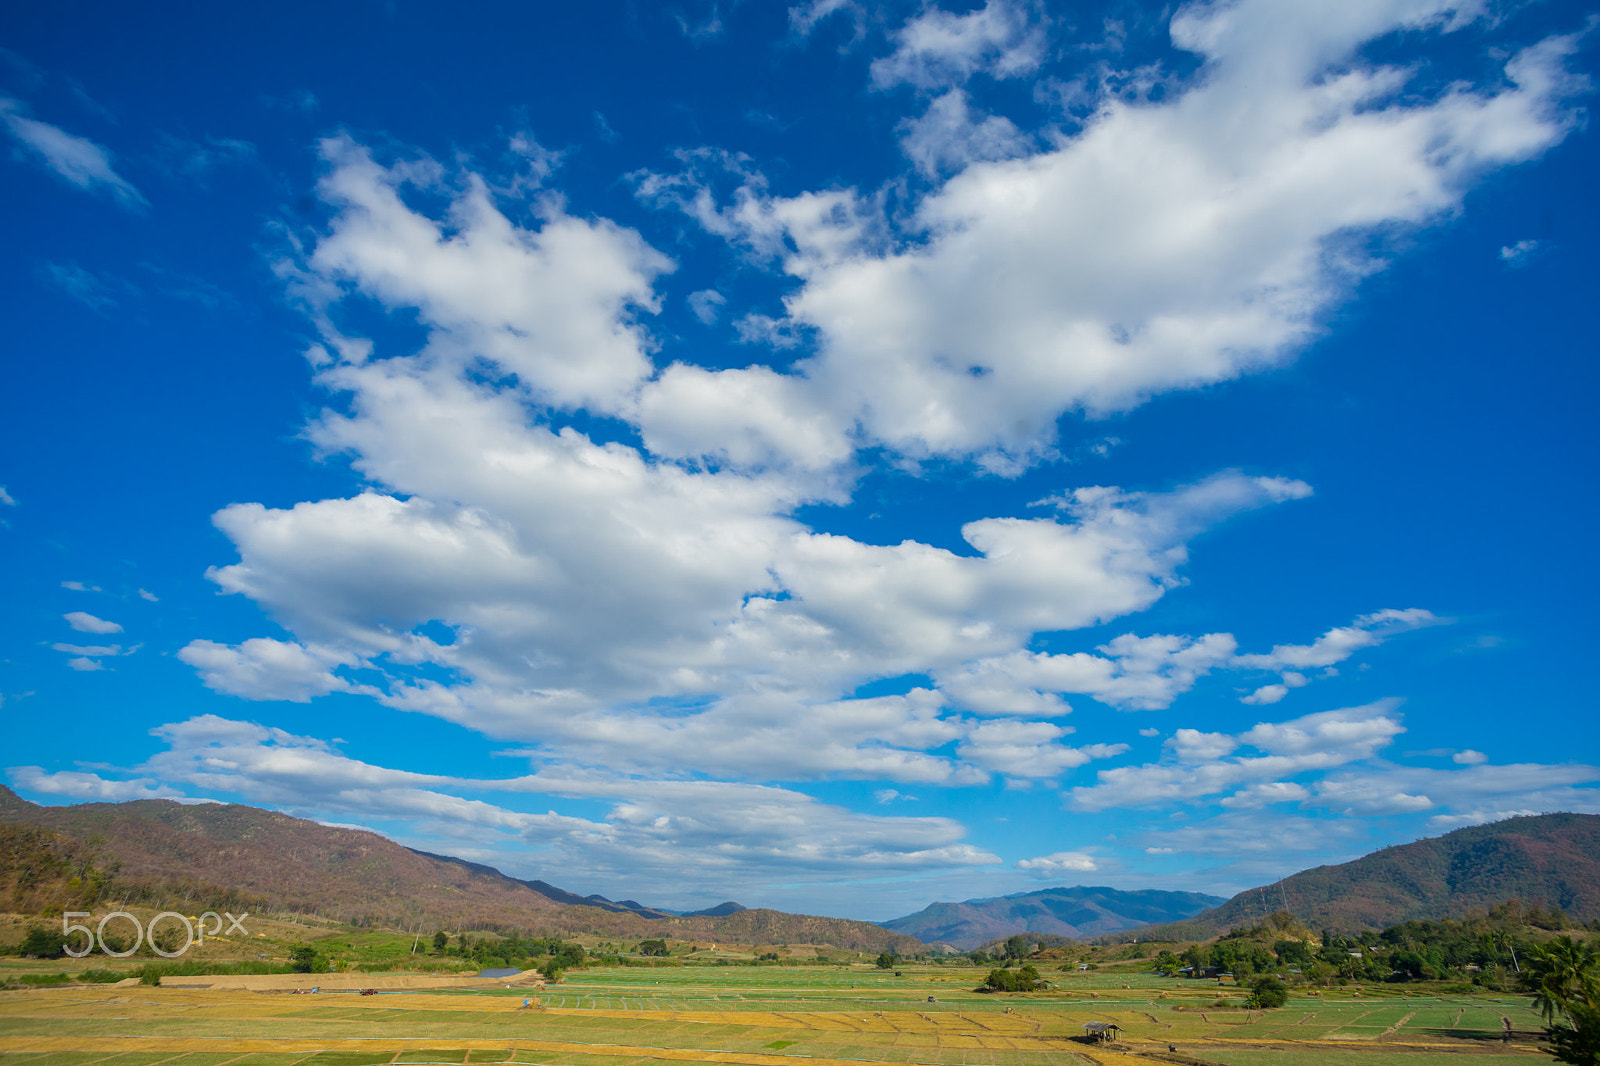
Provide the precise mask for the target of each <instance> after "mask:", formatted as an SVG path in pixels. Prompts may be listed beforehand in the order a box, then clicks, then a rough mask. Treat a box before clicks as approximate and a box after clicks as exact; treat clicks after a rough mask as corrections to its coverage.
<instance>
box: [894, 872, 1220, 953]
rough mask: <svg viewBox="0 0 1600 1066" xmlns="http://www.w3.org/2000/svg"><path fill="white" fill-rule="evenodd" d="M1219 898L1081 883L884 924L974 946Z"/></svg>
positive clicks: (1191, 909)
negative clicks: (1021, 934) (1014, 936)
mask: <svg viewBox="0 0 1600 1066" xmlns="http://www.w3.org/2000/svg"><path fill="white" fill-rule="evenodd" d="M1220 902H1222V897H1220V896H1206V895H1201V894H1200V893H1198V892H1164V891H1160V890H1157V889H1145V890H1142V891H1135V892H1124V891H1121V890H1119V889H1115V888H1096V887H1090V886H1086V885H1077V886H1074V887H1071V888H1046V889H1042V890H1040V891H1038V892H1022V893H1018V894H1016V895H1012V896H996V897H993V898H990V899H969V900H966V901H964V902H961V903H935V904H932V905H931V906H928V907H925V908H923V909H922V910H920V911H918V912H917V913H916V914H908V915H906V916H905V917H904V918H895V919H892V920H890V921H887V922H884V923H883V927H884V928H885V929H893V930H894V931H895V932H898V933H909V934H910V935H912V936H914V937H917V938H918V939H921V940H926V941H928V942H929V943H933V942H936V941H937V942H943V943H946V944H953V945H955V946H956V947H959V948H975V947H977V946H978V945H980V944H983V943H986V942H987V941H990V940H994V939H996V938H1000V937H1006V936H1009V935H1011V934H1012V933H1051V934H1055V935H1057V936H1065V937H1073V938H1088V937H1093V936H1099V935H1101V934H1104V933H1113V932H1116V931H1117V930H1120V929H1130V928H1133V927H1134V926H1139V925H1144V924H1146V923H1148V922H1159V921H1171V920H1173V919H1175V918H1187V917H1188V916H1190V915H1193V914H1197V913H1199V912H1200V911H1203V910H1205V909H1206V908H1207V907H1212V906H1215V905H1216V904H1218V903H1220Z"/></svg>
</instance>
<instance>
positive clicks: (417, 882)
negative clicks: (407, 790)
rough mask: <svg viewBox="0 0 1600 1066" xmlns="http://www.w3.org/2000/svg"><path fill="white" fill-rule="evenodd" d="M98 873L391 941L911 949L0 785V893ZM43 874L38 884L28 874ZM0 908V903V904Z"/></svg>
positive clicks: (325, 832)
mask: <svg viewBox="0 0 1600 1066" xmlns="http://www.w3.org/2000/svg"><path fill="white" fill-rule="evenodd" d="M91 866H92V867H98V868H99V869H101V870H103V871H111V870H113V869H114V873H112V874H111V881H110V882H109V884H108V886H107V889H106V892H107V893H108V894H109V895H110V898H130V899H134V900H140V901H149V902H165V901H169V900H171V901H179V900H181V901H185V902H195V903H199V902H204V903H206V904H207V905H209V906H215V907H216V908H218V909H220V908H221V907H222V906H223V905H228V906H230V907H231V908H232V909H234V910H235V911H237V910H241V909H253V910H254V911H256V912H268V913H271V912H282V913H300V914H313V915H320V916H323V917H327V918H333V919H335V920H338V921H341V922H350V923H356V924H371V925H383V926H389V927H393V928H400V929H412V928H421V929H423V930H434V929H449V930H457V929H484V930H498V931H502V932H513V931H523V932H528V933H534V932H537V933H540V934H543V935H550V934H555V935H573V934H576V933H594V934H597V935H602V936H617V937H635V936H671V937H676V938H679V939H685V940H692V939H703V940H706V941H711V942H716V941H724V942H731V943H745V944H783V943H792V944H826V945H831V946H834V947H840V948H846V949H849V950H854V951H874V952H876V951H885V950H889V951H899V952H909V951H915V950H918V949H920V948H921V947H922V945H921V943H920V942H918V941H917V940H915V939H913V938H912V937H908V936H904V935H901V934H897V933H894V932H892V931H890V930H886V929H884V928H883V927H881V926H878V925H874V924H872V923H871V922H857V921H850V920H847V919H842V918H825V917H821V916H817V915H808V914H786V913H784V912H782V911H773V910H766V909H761V908H745V907H741V906H740V905H739V904H737V903H734V902H732V901H731V900H730V901H728V902H726V903H722V904H719V905H718V906H716V907H712V908H709V909H708V910H706V911H700V912H691V913H689V914H684V915H678V914H674V913H672V912H670V911H666V910H662V909H658V908H653V907H646V906H644V905H642V904H639V903H637V902H635V901H633V900H622V901H612V900H609V899H606V898H605V897H603V896H580V895H578V894H577V893H573V892H568V891H565V890H563V889H560V888H557V887H556V886H554V885H551V884H548V883H546V882H544V881H524V880H519V879H517V878H514V877H508V876H507V875H505V874H503V873H501V872H500V871H499V870H496V869H494V868H493V867H490V866H484V865H482V864H480V863H474V862H468V861H467V860H465V859H457V858H451V857H449V856H443V855H433V854H430V853H428V852H423V851H416V850H413V849H411V848H407V847H404V846H402V845H400V844H397V843H395V842H394V841H392V840H389V839H388V838H387V837H383V836H379V835H378V834H377V833H372V832H368V831H366V830H361V829H346V828H338V827H333V826H325V825H321V824H319V823H317V822H312V821H308V820H306V819H303V818H294V817H291V816H290V815H287V814H280V813H278V812H276V811H267V810H261V809H259V808H256V807H246V806H242V805H239V804H223V803H200V804H182V803H175V802H173V801H171V800H130V801H128V802H125V803H82V804H73V805H67V806H59V807H54V806H40V805H39V804H35V803H29V802H28V801H27V800H24V799H22V798H21V797H20V796H18V795H17V794H16V793H15V792H12V791H11V790H10V789H8V788H6V787H4V786H3V785H0V893H6V892H7V891H8V890H9V895H10V898H11V899H12V900H14V901H15V903H16V905H18V906H21V905H24V904H26V903H32V904H33V909H37V908H38V907H40V906H46V905H48V904H50V903H52V902H57V901H56V900H54V899H47V898H44V896H43V895H41V893H43V894H45V895H48V894H49V893H50V892H57V893H59V892H61V891H63V890H64V887H63V886H65V884H66V883H67V882H66V876H67V874H68V873H69V872H70V871H71V870H73V869H85V868H88V867H91ZM42 870H43V871H45V872H48V871H50V870H53V871H56V876H55V877H54V879H53V880H52V878H51V877H44V876H41V871H42ZM0 898H3V896H0Z"/></svg>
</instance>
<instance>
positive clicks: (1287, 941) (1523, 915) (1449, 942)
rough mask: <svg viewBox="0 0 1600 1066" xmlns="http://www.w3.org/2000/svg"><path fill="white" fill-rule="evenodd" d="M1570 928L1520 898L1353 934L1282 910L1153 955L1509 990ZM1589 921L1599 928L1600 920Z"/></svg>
mask: <svg viewBox="0 0 1600 1066" xmlns="http://www.w3.org/2000/svg"><path fill="white" fill-rule="evenodd" d="M1572 928H1574V926H1573V924H1572V923H1571V922H1570V921H1569V920H1568V919H1567V917H1566V915H1564V914H1563V913H1561V911H1560V910H1559V909H1555V908H1545V907H1540V906H1537V905H1535V906H1526V905H1524V904H1522V903H1521V902H1520V901H1518V900H1509V901H1507V902H1505V903H1502V904H1499V905H1497V906H1495V907H1492V908H1490V909H1489V910H1488V911H1486V912H1480V913H1477V914H1472V915H1468V916H1467V917H1465V918H1461V919H1454V920H1453V919H1443V920H1439V921H1423V920H1413V921H1408V922H1402V923H1400V924H1399V925H1393V926H1390V927H1389V928H1387V929H1384V930H1382V931H1370V930H1369V931H1366V932H1362V933H1360V934H1358V935H1355V936H1350V935H1346V934H1343V933H1339V932H1337V931H1335V930H1331V929H1324V930H1322V931H1321V932H1320V934H1313V933H1311V931H1310V930H1308V929H1306V928H1305V927H1304V926H1301V925H1299V924H1298V923H1297V922H1296V921H1295V920H1294V919H1293V917H1291V916H1290V915H1289V914H1287V913H1286V912H1279V913H1278V914H1274V915H1271V916H1270V917H1268V918H1267V920H1266V921H1264V922H1262V923H1261V924H1260V925H1255V926H1250V927H1247V928H1241V929H1235V930H1233V931H1231V932H1229V933H1227V934H1226V935H1224V936H1223V937H1221V938H1220V939H1218V940H1217V941H1215V942H1213V943H1211V944H1194V945H1191V946H1189V947H1188V948H1186V949H1184V950H1183V951H1182V952H1180V953H1176V954H1175V953H1173V952H1172V951H1171V950H1163V951H1162V952H1160V954H1158V955H1157V956H1156V958H1155V960H1154V961H1155V966H1156V969H1157V970H1159V971H1161V972H1164V973H1170V974H1177V973H1181V972H1187V973H1188V974H1189V975H1190V976H1202V975H1205V976H1209V975H1212V974H1220V973H1229V974H1232V975H1233V977H1234V978H1235V979H1236V980H1238V981H1239V982H1240V983H1244V982H1245V981H1247V980H1249V978H1251V977H1252V976H1254V975H1256V974H1261V973H1271V972H1277V973H1280V974H1283V975H1285V976H1287V977H1290V978H1291V979H1292V980H1299V981H1307V982H1310V983H1312V984H1317V985H1329V984H1349V983H1350V982H1352V981H1363V982H1371V983H1379V982H1387V983H1404V982H1413V981H1446V982H1455V983H1457V984H1460V985H1463V986H1478V987H1482V988H1487V989H1491V990H1496V991H1510V990H1514V989H1516V988H1517V987H1519V984H1520V975H1521V973H1522V972H1523V970H1524V968H1525V963H1526V961H1527V960H1528V959H1529V958H1531V957H1533V956H1535V955H1537V954H1538V953H1539V952H1540V951H1541V950H1542V946H1543V945H1544V944H1545V943H1546V942H1548V941H1549V940H1550V939H1551V938H1550V936H1548V935H1545V934H1549V933H1555V932H1558V931H1560V930H1566V929H1572ZM1590 928H1591V929H1594V930H1595V931H1600V922H1595V923H1590ZM1597 939H1600V938H1597Z"/></svg>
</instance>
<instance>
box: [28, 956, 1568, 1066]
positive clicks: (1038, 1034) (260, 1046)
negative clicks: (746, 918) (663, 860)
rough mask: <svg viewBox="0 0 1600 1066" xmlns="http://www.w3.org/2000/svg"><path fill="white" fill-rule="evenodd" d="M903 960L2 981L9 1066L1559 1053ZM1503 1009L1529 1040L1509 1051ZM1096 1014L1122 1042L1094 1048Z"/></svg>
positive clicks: (1522, 1056) (1364, 1013)
mask: <svg viewBox="0 0 1600 1066" xmlns="http://www.w3.org/2000/svg"><path fill="white" fill-rule="evenodd" d="M56 968H57V969H59V968H60V967H59V965H58V966H57V967H56ZM40 972H43V968H42V967H41V968H40ZM902 973H903V976H900V977H896V976H894V974H893V973H890V972H886V971H883V970H878V969H874V968H866V967H861V966H859V965H858V966H853V967H839V966H835V967H815V966H813V967H780V966H768V967H759V968H752V967H682V968H671V969H667V968H663V969H638V968H621V967H599V968H594V969H587V970H581V971H576V972H573V973H570V974H569V975H568V976H567V978H566V979H565V980H564V981H562V982H561V983H560V984H558V985H556V986H553V987H551V988H548V989H543V990H532V989H526V988H520V989H517V988H513V989H493V990H484V991H450V992H442V991H433V992H412V991H395V992H384V993H382V994H380V995H376V996H358V995H355V994H354V993H327V992H324V993H321V994H318V995H289V994H286V993H283V992H246V991H222V990H216V989H179V988H159V987H146V986H137V987H121V986H113V985H80V984H72V985H53V986H36V987H29V988H24V989H21V990H16V991H8V992H0V1054H3V1055H4V1058H3V1059H0V1066H25V1064H34V1063H37V1064H38V1066H88V1064H90V1063H94V1064H96V1066H377V1064H379V1063H395V1064H404V1066H428V1064H434V1063H439V1064H443V1063H450V1064H454V1066H470V1064H473V1063H500V1062H506V1063H527V1064H535V1063H537V1064H544V1066H612V1064H616V1066H624V1064H629V1066H631V1064H639V1066H644V1064H657V1066H659V1064H660V1063H662V1062H723V1063H751V1064H753V1066H828V1064H831V1063H841V1064H842V1063H846V1062H853V1063H860V1062H868V1063H873V1062H881V1063H921V1064H928V1066H1051V1064H1066V1066H1070V1064H1074V1063H1085V1064H1088V1063H1100V1064H1102V1066H1128V1064H1133V1063H1139V1062H1154V1061H1160V1060H1159V1059H1158V1058H1155V1057H1153V1056H1158V1055H1165V1054H1166V1052H1167V1048H1168V1045H1176V1046H1177V1047H1178V1049H1179V1051H1180V1052H1181V1053H1182V1055H1183V1056H1185V1057H1186V1059H1187V1061H1190V1062H1206V1063H1216V1064H1219V1066H1297V1064H1311V1063H1316V1064H1332V1066H1339V1064H1345V1063H1349V1064H1351V1066H1354V1064H1357V1063H1359V1064H1362V1066H1413V1064H1422V1063H1460V1062H1462V1061H1463V1060H1462V1059H1461V1058H1460V1057H1459V1056H1461V1055H1463V1054H1466V1055H1469V1056H1470V1057H1471V1060H1472V1061H1473V1062H1477V1063H1484V1064H1486V1066H1487V1064H1488V1063H1491V1062H1493V1063H1498V1062H1511V1061H1513V1060H1514V1061H1516V1062H1523V1063H1535V1062H1544V1061H1548V1059H1547V1058H1546V1057H1544V1056H1543V1055H1542V1054H1540V1053H1539V1052H1538V1051H1537V1049H1536V1045H1535V1043H1534V1040H1533V1038H1532V1036H1531V1035H1530V1034H1531V1033H1532V1031H1535V1030H1537V1028H1538V1019H1537V1017H1536V1016H1535V1015H1534V1013H1533V1012H1532V1010H1531V1008H1530V1006H1529V1003H1528V1000H1527V999H1526V998H1525V997H1518V996H1509V995H1507V996H1498V997H1491V996H1445V995H1437V994H1434V995H1421V994H1404V993H1402V992H1399V991H1398V990H1397V988H1396V987H1395V986H1384V987H1379V988H1363V989H1361V990H1360V991H1359V992H1358V991H1357V990H1355V989H1335V990H1329V991H1326V992H1324V993H1323V994H1321V995H1318V996H1309V995H1295V996H1293V997H1292V998H1291V999H1290V1001H1289V1004H1288V1006H1287V1007H1285V1008H1283V1009H1281V1010H1275V1011H1266V1012H1262V1011H1250V1010H1245V1009H1242V1007H1241V1006H1240V1005H1239V1000H1240V996H1239V992H1238V990H1236V989H1231V988H1219V987H1217V986H1215V985H1202V984H1200V983H1198V982H1184V981H1180V980H1176V979H1170V978H1157V977H1154V976H1149V975H1131V974H1104V973H1099V974H1087V973H1072V974H1070V975H1069V974H1056V973H1051V974H1049V975H1048V976H1049V977H1050V978H1051V979H1052V980H1053V981H1054V982H1055V985H1056V988H1055V989H1053V990H1052V991H1050V992H1043V993H1037V994H1029V995H1005V996H997V995H986V994H982V993H978V992H976V991H974V989H975V988H976V986H977V985H978V983H979V982H980V980H981V978H982V971H980V970H977V969H973V968H971V967H955V966H950V967H939V966H906V967H905V968H904V969H903V970H902ZM930 997H932V999H933V1001H932V1002H930V1001H929V998H930ZM530 1000H531V1001H532V1002H531V1003H529V1004H528V1005H527V1006H525V1005H524V1003H525V1001H530ZM1503 1018H1505V1019H1509V1020H1510V1022H1511V1025H1512V1027H1513V1029H1514V1030H1517V1031H1518V1033H1519V1035H1518V1036H1517V1037H1516V1038H1515V1039H1514V1041H1513V1042H1512V1043H1510V1044H1503V1043H1502V1042H1501V1041H1500V1040H1499V1039H1498V1037H1499V1035H1500V1033H1501V1030H1502V1019H1503ZM1090 1020H1101V1021H1112V1022H1115V1023H1117V1024H1118V1025H1120V1026H1121V1027H1122V1028H1123V1039H1122V1040H1121V1041H1119V1042H1118V1043H1117V1044H1116V1045H1115V1046H1113V1047H1105V1046H1092V1045H1088V1044H1085V1043H1083V1042H1081V1037H1082V1034H1083V1029H1082V1026H1083V1023H1084V1022H1086V1021H1090ZM1147 1056H1149V1057H1147Z"/></svg>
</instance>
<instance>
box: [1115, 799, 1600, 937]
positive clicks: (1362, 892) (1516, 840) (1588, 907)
mask: <svg viewBox="0 0 1600 1066" xmlns="http://www.w3.org/2000/svg"><path fill="white" fill-rule="evenodd" d="M1508 899H1520V900H1522V901H1523V902H1524V903H1526V904H1530V905H1532V904H1538V905H1540V906H1543V907H1559V908H1560V909H1561V910H1563V911H1565V912H1566V914H1567V915H1568V916H1569V917H1571V918H1572V919H1574V920H1575V921H1579V922H1587V921H1593V920H1595V919H1597V918H1600V815H1594V814H1541V815H1535V816H1531V817H1526V818H1510V819H1507V820H1506V821H1503V822H1492V823H1490V824H1488V825H1475V826H1471V827H1469V828H1466V829H1457V830H1455V831H1454V832H1451V833H1446V834H1445V835H1444V836H1441V837H1433V838H1430V839H1427V840H1418V841H1415V842H1413V843H1410V844H1400V845H1396V846H1395V847H1392V848H1384V849H1383V850H1382V851H1375V852H1373V853H1372V854H1371V855H1366V856H1363V857H1362V858H1359V859H1356V860H1354V861H1352V862H1347V863H1342V864H1340V865H1338V866H1318V867H1315V868H1313V869H1310V870H1303V871H1301V872H1300V873H1297V874H1295V875H1293V876H1291V877H1287V878H1285V879H1284V880H1283V881H1282V882H1280V883H1278V884H1274V885H1263V886H1261V887H1260V888H1252V889H1248V890H1246V891H1244V892H1241V893H1239V894H1238V895H1237V896H1234V897H1233V898H1232V899H1230V900H1229V901H1228V902H1226V903H1224V904H1223V905H1222V906H1220V907H1217V908H1215V909H1214V910H1209V911H1206V912H1204V913H1203V914H1197V915H1195V916H1194V918H1192V919H1190V920H1188V921H1186V922H1173V923H1168V924H1166V925H1164V926H1158V927H1154V928H1148V929H1138V930H1131V931H1130V932H1131V933H1133V934H1134V935H1137V936H1139V937H1141V938H1152V937H1162V936H1171V937H1172V938H1174V939H1192V938H1195V937H1201V936H1214V935H1216V934H1217V933H1223V932H1226V931H1228V930H1229V929H1235V928H1239V927H1242V926H1249V925H1254V924H1256V923H1258V922H1260V921H1261V920H1262V916H1263V915H1264V914H1266V913H1268V912H1273V911H1278V910H1283V909H1287V910H1288V911H1289V912H1290V913H1291V914H1293V915H1294V917H1295V918H1296V919H1297V920H1299V921H1300V922H1302V923H1303V924H1305V925H1307V926H1309V927H1311V928H1312V929H1336V930H1340V931H1343V932H1347V933H1354V932H1359V931H1361V930H1363V929H1374V930H1376V929H1383V928H1386V927H1388V926H1391V925H1396V924H1398V923H1400V922H1405V921H1410V920H1412V919H1439V918H1454V917H1459V916H1461V915H1463V914H1465V913H1466V912H1467V911H1468V910H1470V909H1473V908H1484V909H1486V908H1488V907H1491V906H1493V905H1495V904H1497V903H1500V902H1503V901H1505V900H1508Z"/></svg>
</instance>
